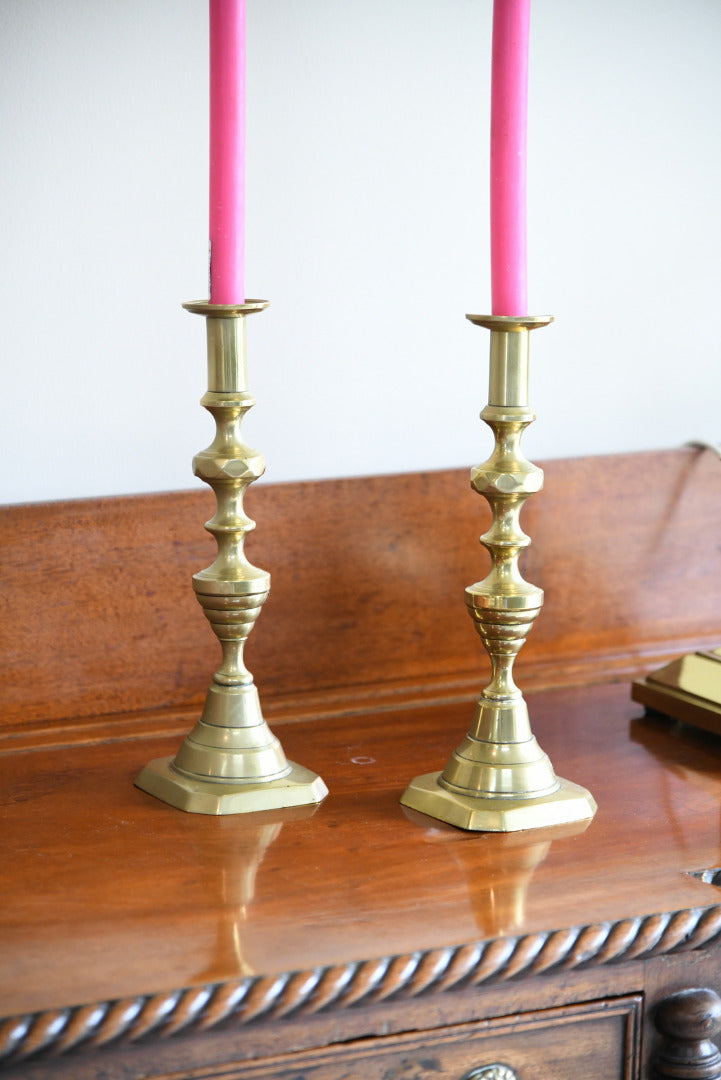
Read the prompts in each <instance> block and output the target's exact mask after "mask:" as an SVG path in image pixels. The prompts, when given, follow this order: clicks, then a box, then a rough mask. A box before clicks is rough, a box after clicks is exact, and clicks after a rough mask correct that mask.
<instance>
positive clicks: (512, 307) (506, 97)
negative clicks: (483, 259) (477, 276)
mask: <svg viewBox="0 0 721 1080" xmlns="http://www.w3.org/2000/svg"><path fill="white" fill-rule="evenodd" d="M530 14H531V0H494V5H493V63H492V77H491V295H492V313H493V314H494V315H527V314H528V311H527V307H528V292H527V284H526V129H527V121H528V31H529V24H530Z"/></svg>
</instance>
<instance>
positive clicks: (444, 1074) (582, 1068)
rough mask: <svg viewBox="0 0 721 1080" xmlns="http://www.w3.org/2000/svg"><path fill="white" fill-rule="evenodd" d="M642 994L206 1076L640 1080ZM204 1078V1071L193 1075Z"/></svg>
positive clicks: (230, 1079) (242, 1079) (233, 1079)
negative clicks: (638, 1078) (638, 1079)
mask: <svg viewBox="0 0 721 1080" xmlns="http://www.w3.org/2000/svg"><path fill="white" fill-rule="evenodd" d="M641 1006H642V999H641V997H635V996H634V997H624V998H613V999H611V1000H609V1001H597V1002H590V1003H586V1004H583V1005H575V1006H570V1007H568V1008H562V1009H549V1010H545V1011H544V1012H539V1013H523V1014H521V1015H519V1016H513V1017H504V1018H501V1019H498V1020H489V1021H483V1022H476V1023H469V1024H459V1025H457V1026H454V1027H449V1028H443V1029H441V1030H439V1031H426V1032H420V1033H417V1034H413V1035H398V1036H386V1037H384V1038H376V1039H363V1040H360V1041H357V1042H350V1043H343V1044H340V1045H337V1046H330V1047H326V1048H324V1049H322V1050H310V1051H302V1052H299V1053H296V1054H288V1055H285V1056H284V1057H279V1058H273V1059H270V1058H266V1059H264V1060H263V1061H255V1062H245V1063H243V1064H242V1065H241V1064H237V1065H235V1066H226V1067H225V1068H221V1069H220V1070H218V1069H216V1070H215V1071H214V1072H212V1073H207V1074H202V1076H203V1080H206V1077H207V1080H579V1077H583V1080H637V1077H638V1075H639V1049H638V1047H639V1033H640V1021H641ZM193 1076H194V1077H196V1076H198V1080H200V1077H201V1074H196V1073H193Z"/></svg>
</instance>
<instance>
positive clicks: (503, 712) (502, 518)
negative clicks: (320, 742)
mask: <svg viewBox="0 0 721 1080" xmlns="http://www.w3.org/2000/svg"><path fill="white" fill-rule="evenodd" d="M467 318H468V319H470V321H471V322H472V323H474V324H475V325H476V326H484V327H486V328H487V329H489V330H490V331H491V351H490V378H489V395H488V398H489V400H488V405H487V406H486V408H485V409H484V410H483V412H482V413H481V418H482V419H483V420H485V422H486V423H487V424H488V425H489V427H490V428H491V430H492V431H493V434H494V438H495V446H494V450H493V453H492V454H491V456H490V458H489V459H488V460H487V461H486V462H484V464H482V465H479V466H477V467H476V468H474V469H473V470H472V471H471V487H472V488H473V490H474V491H476V492H478V494H479V495H483V496H484V497H485V498H486V499H487V500H488V503H489V505H490V507H491V511H492V514H493V521H492V524H491V528H490V529H489V531H488V532H487V533H485V535H484V536H482V537H481V543H482V544H483V545H484V547H486V548H487V549H488V552H489V554H490V556H491V560H492V566H491V570H490V573H489V574H488V576H487V577H486V578H485V579H484V580H483V581H481V582H477V583H476V584H475V585H471V586H469V588H467V589H466V605H467V607H468V611H469V613H470V615H471V617H472V619H473V622H474V625H475V627H476V630H477V631H478V634H479V636H480V638H481V641H482V642H483V645H484V647H485V649H486V651H487V652H488V654H489V656H490V659H491V681H490V683H489V684H488V686H487V687H486V688H485V689H484V691H483V693H482V694H481V698H480V700H479V702H478V705H477V707H476V712H475V715H474V717H473V722H472V725H471V728H470V731H469V733H468V735H467V736H466V737H465V739H464V740H463V742H462V743H461V745H460V746H459V747H458V748H457V749H456V750H455V751H454V752H453V754H452V755H451V757H450V759H449V761H448V763H447V765H446V767H445V769H444V770H443V772H434V773H427V774H426V775H424V776H418V777H416V778H415V780H412V781H411V783H410V784H409V786H408V788H407V789H406V791H405V792H404V794H403V796H402V798H401V802H402V803H403V804H404V805H405V806H409V807H412V808H413V809H414V810H418V811H420V812H421V813H424V814H428V815H429V816H430V817H434V818H437V819H439V820H441V821H445V822H448V823H449V824H451V825H456V826H458V827H460V828H462V829H468V830H476V831H486V832H515V831H516V830H520V829H531V828H541V827H544V826H549V825H562V824H569V823H571V822H577V821H583V820H586V819H588V818H591V817H593V815H594V813H595V810H596V803H595V802H594V800H593V797H592V796H591V795H590V793H589V792H588V791H586V790H585V789H584V788H582V787H579V786H578V785H577V784H573V783H571V782H570V781H568V780H561V779H560V778H559V777H557V776H556V774H555V773H554V770H553V766H552V765H551V762H550V760H549V759H548V757H547V755H546V754H545V753H544V752H543V750H541V748H540V746H539V745H538V743H537V741H536V739H535V736H534V735H533V733H532V731H531V726H530V721H529V716H528V708H527V706H526V702H525V701H524V698H523V695H522V693H521V691H520V690H519V689H518V687H517V686H516V685H515V683H514V681H513V663H514V661H515V658H516V656H517V655H518V652H519V651H520V649H521V647H522V645H523V643H524V641H525V640H526V637H527V635H528V632H529V631H530V629H531V627H532V625H533V622H534V620H535V618H536V616H537V615H538V613H539V611H540V610H541V605H542V604H543V591H542V590H541V589H539V588H537V587H536V586H535V585H531V584H529V583H528V582H527V581H525V580H524V579H523V577H522V576H521V573H520V570H519V568H518V558H519V555H520V553H521V552H522V551H523V549H524V548H526V547H528V545H529V544H530V542H531V541H530V538H529V537H528V536H526V534H525V533H524V532H523V530H522V529H521V527H520V524H519V516H520V513H521V510H522V509H523V505H524V503H525V501H526V499H528V498H529V497H530V496H531V495H534V494H535V493H536V492H538V491H540V490H541V488H542V486H543V472H542V471H541V469H539V468H537V467H536V466H535V465H532V464H531V462H530V461H528V460H527V459H526V458H525V457H524V455H523V453H522V452H521V448H520V442H521V437H522V435H523V432H524V431H525V429H526V428H527V427H528V425H529V424H530V423H532V421H533V420H535V415H534V413H533V412H532V410H531V409H530V408H529V405H528V356H529V335H530V331H531V330H533V329H535V328H536V327H539V326H546V325H547V324H548V323H549V322H551V317H550V316H539V317H534V316H528V317H523V318H513V317H508V316H500V315H468V316H467Z"/></svg>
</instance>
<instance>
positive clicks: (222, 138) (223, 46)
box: [210, 0, 245, 304]
mask: <svg viewBox="0 0 721 1080" xmlns="http://www.w3.org/2000/svg"><path fill="white" fill-rule="evenodd" d="M244 267H245V0H210V302H211V304H242V303H243V301H244V300H245V281H244Z"/></svg>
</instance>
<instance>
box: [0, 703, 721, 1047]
mask: <svg viewBox="0 0 721 1080" xmlns="http://www.w3.org/2000/svg"><path fill="white" fill-rule="evenodd" d="M531 708H532V715H533V717H534V727H535V729H536V731H537V734H538V737H539V739H540V741H541V742H542V745H543V746H544V748H545V749H546V750H547V751H548V752H549V753H550V755H551V757H552V760H553V761H554V763H555V765H556V768H557V769H558V771H559V772H561V773H562V774H563V775H565V776H567V777H569V778H571V779H573V780H576V781H577V782H579V783H583V784H584V785H587V786H588V787H589V788H590V789H591V790H592V792H593V794H594V795H595V797H596V799H597V800H598V803H599V807H600V809H599V812H598V815H597V817H596V819H594V821H593V822H592V823H591V824H590V825H589V826H588V827H586V828H585V829H580V828H578V827H576V828H569V827H566V828H561V829H555V830H541V831H532V832H529V833H518V834H509V835H506V836H504V835H502V834H497V835H492V834H480V835H477V834H476V835H474V834H468V833H463V832H461V831H459V830H456V829H453V828H451V827H450V826H443V825H441V824H439V823H438V822H434V821H431V820H430V819H427V818H424V817H422V816H421V815H416V814H413V813H412V812H409V811H404V810H403V808H402V807H401V806H400V805H399V802H398V798H399V796H400V793H401V791H402V790H403V787H404V785H405V782H406V780H407V779H408V777H409V776H410V775H413V774H415V773H417V772H421V771H427V770H428V769H429V768H432V767H434V766H439V765H440V764H442V762H443V758H444V757H445V756H446V755H447V753H448V752H449V749H450V748H451V747H452V745H453V743H454V740H455V733H456V732H458V731H460V730H461V729H462V727H463V725H464V722H465V716H464V714H465V713H466V711H467V706H459V705H454V706H447V707H445V708H443V709H438V710H436V709H433V708H431V709H418V708H415V709H408V710H399V711H397V712H395V713H393V714H387V713H379V714H368V715H367V716H366V717H364V719H363V722H362V723H361V724H360V725H357V724H356V723H355V721H353V720H352V719H347V720H345V721H342V722H341V721H339V720H334V721H323V722H319V721H315V722H308V723H298V724H294V725H289V726H288V727H286V728H285V729H284V736H285V737H286V741H287V742H288V744H289V745H288V750H289V752H290V753H291V754H292V755H293V756H295V757H296V758H305V759H306V760H308V761H309V762H311V763H312V764H313V766H314V767H318V768H319V769H320V771H321V772H322V773H323V775H324V776H325V777H326V779H327V781H328V784H329V787H330V789H331V794H330V795H329V797H328V799H327V800H326V802H325V803H324V804H322V805H321V806H320V807H319V808H318V809H317V810H316V811H315V813H313V814H307V813H305V814H304V813H300V812H295V813H289V812H285V813H280V814H276V815H267V814H261V815H250V816H248V817H245V818H242V817H241V818H219V819H218V818H205V817H202V816H197V815H188V814H182V813H180V812H178V811H175V810H172V809H171V808H169V807H167V806H165V805H164V804H162V803H160V802H158V801H157V800H154V799H152V798H151V797H150V796H147V795H145V794H144V793H142V792H140V791H138V790H137V789H135V788H134V787H133V785H132V779H133V776H134V775H135V774H136V772H137V771H138V769H139V768H140V767H141V765H142V764H143V763H144V759H145V755H147V753H148V752H150V753H152V754H155V753H156V752H157V751H159V750H160V749H161V748H162V747H163V745H167V740H166V741H165V744H164V743H162V742H161V741H157V742H156V743H155V744H153V743H147V742H145V741H142V740H132V741H128V742H124V743H122V742H121V743H116V744H114V745H113V746H112V747H111V748H108V747H106V746H103V745H93V746H88V747H84V748H80V747H78V748H76V749H75V750H74V751H73V752H72V753H68V752H66V751H52V752H51V751H45V752H42V753H37V752H35V753H24V754H20V753H18V754H13V755H5V756H4V757H3V758H2V759H0V790H2V792H3V796H2V818H1V822H0V823H1V825H2V834H3V845H4V866H3V882H2V889H3V905H2V912H1V914H0V1016H4V1017H6V1022H5V1025H4V1027H3V1028H2V1035H1V1040H2V1047H3V1049H4V1051H5V1053H6V1055H7V1057H8V1058H9V1059H10V1060H12V1059H13V1058H16V1057H17V1056H18V1055H22V1054H25V1055H29V1056H35V1055H36V1054H38V1053H40V1052H41V1051H42V1050H48V1049H50V1048H53V1049H54V1050H55V1051H56V1052H59V1051H63V1050H71V1049H77V1048H78V1047H80V1046H83V1045H104V1044H106V1043H109V1044H118V1043H119V1042H127V1043H129V1044H133V1043H135V1042H137V1041H138V1040H141V1041H142V1040H144V1039H146V1038H149V1037H150V1036H151V1035H152V1036H153V1037H155V1038H159V1037H164V1036H169V1035H185V1036H188V1035H190V1034H192V1033H193V1032H196V1033H201V1032H203V1031H205V1032H207V1031H211V1030H214V1029H215V1028H221V1029H222V1028H223V1027H224V1025H226V1024H228V1023H231V1022H232V1024H233V1025H235V1026H236V1027H237V1026H238V1025H241V1026H243V1027H244V1028H245V1027H248V1026H251V1027H252V1026H253V1025H254V1024H265V1023H270V1022H274V1023H279V1022H282V1023H285V1022H287V1021H290V1020H292V1019H293V1018H294V1017H298V1016H314V1015H323V1014H334V1015H337V1016H344V1015H346V1014H348V1013H349V1012H350V1013H352V1012H353V1011H354V1010H357V1009H363V1008H367V1007H378V1006H380V1005H381V1004H388V1003H392V1002H394V1001H399V1000H405V1001H412V1000H414V999H418V998H421V999H422V998H426V997H431V998H437V997H438V996H445V995H454V994H455V993H457V992H459V991H462V990H464V989H473V988H475V989H476V990H477V989H479V988H481V987H487V986H493V985H500V984H507V983H513V982H514V981H517V980H524V979H532V978H536V979H539V978H540V979H546V978H549V979H552V978H554V977H561V976H562V975H563V973H567V974H568V973H570V972H573V971H576V970H592V969H600V968H603V967H606V966H608V965H628V964H631V963H639V962H648V961H649V960H650V959H651V958H654V957H656V958H663V957H664V956H667V955H676V954H679V953H682V952H684V951H688V950H698V949H708V948H710V947H711V946H714V944H715V943H716V942H717V941H718V939H719V935H720V934H721V904H720V902H719V892H718V889H717V888H716V887H715V886H713V885H710V884H708V883H706V882H704V881H702V880H700V879H699V878H698V877H695V876H692V875H691V873H689V872H690V871H698V870H700V869H704V868H711V867H716V866H719V865H721V841H720V838H719V826H718V820H719V818H718V807H719V805H720V804H721V750H719V744H718V743H717V742H716V741H715V740H714V737H713V736H710V735H706V734H704V733H702V732H693V731H678V730H676V729H675V728H674V727H673V726H671V725H664V724H663V723H660V722H658V721H653V720H646V719H644V718H642V717H641V716H639V715H638V711H637V707H636V706H634V705H633V703H632V702H631V701H630V698H629V695H628V688H627V687H624V686H616V685H604V686H598V687H594V688H586V689H573V690H571V689H569V690H565V691H552V692H545V693H540V694H536V695H533V696H532V698H531ZM430 913H432V916H431V915H430ZM68 957H72V963H70V964H69V963H68ZM99 958H102V963H99ZM632 988H633V987H632Z"/></svg>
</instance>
